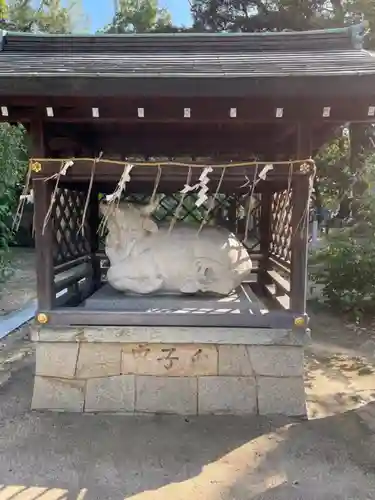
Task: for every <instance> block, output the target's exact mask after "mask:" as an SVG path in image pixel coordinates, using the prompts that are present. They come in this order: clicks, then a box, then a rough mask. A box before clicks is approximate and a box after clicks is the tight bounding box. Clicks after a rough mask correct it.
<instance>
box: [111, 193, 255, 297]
mask: <svg viewBox="0 0 375 500" xmlns="http://www.w3.org/2000/svg"><path fill="white" fill-rule="evenodd" d="M155 208H156V207H155V205H147V206H143V207H139V206H136V205H134V204H130V203H125V202H121V203H119V204H118V205H117V204H115V205H113V204H112V205H106V204H103V203H102V204H101V211H102V213H103V215H105V217H106V220H107V229H108V234H107V237H106V242H105V251H106V254H107V256H108V259H109V261H110V268H109V270H108V274H107V278H108V282H109V283H110V285H111V286H112V287H113V288H115V289H116V290H119V291H121V292H133V293H139V294H151V293H157V292H168V293H177V294H183V293H187V294H195V293H197V292H211V293H212V292H213V293H217V294H221V295H227V294H229V293H230V292H231V291H232V290H233V289H235V288H237V287H238V286H239V285H240V284H241V282H242V281H244V280H245V279H246V278H248V276H249V275H250V273H251V269H252V264H251V259H250V257H249V254H248V252H247V250H246V249H245V247H244V246H243V245H242V243H241V242H240V241H239V240H238V239H237V238H236V237H235V236H234V235H233V234H232V233H230V232H229V231H228V230H226V229H224V228H219V227H208V226H206V227H204V228H203V229H202V231H201V232H200V233H199V235H198V233H197V228H196V227H195V226H194V225H190V224H187V223H184V222H178V223H177V224H176V225H175V227H174V229H173V231H168V224H163V223H160V224H159V225H158V224H156V222H155V221H154V220H153V219H152V218H151V214H152V212H153V210H154V209H155Z"/></svg>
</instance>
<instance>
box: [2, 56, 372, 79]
mask: <svg viewBox="0 0 375 500" xmlns="http://www.w3.org/2000/svg"><path fill="white" fill-rule="evenodd" d="M371 73H375V54H373V53H369V52H366V51H355V50H343V51H333V52H328V53H326V52H318V51H316V52H307V51H305V52H302V53H301V52H283V54H282V55H281V54H279V53H274V52H271V53H241V54H236V55H233V54H217V53H216V54H215V53H206V54H202V53H199V54H194V53H192V54H183V53H173V54H160V53H155V54H141V55H140V54H137V55H136V54H108V53H103V54H101V55H100V56H99V54H92V53H82V54H76V53H74V54H71V53H70V54H69V53H66V54H61V53H59V54H49V53H42V54H35V53H34V54H29V55H27V57H25V53H22V54H20V53H4V54H0V76H1V75H3V76H11V75H19V76H22V75H32V76H37V75H40V76H54V75H56V76H86V77H90V76H92V77H96V76H114V77H124V78H125V77H126V78H131V77H148V76H150V77H158V76H160V77H161V76H165V77H267V76H293V75H296V76H314V75H315V76H322V75H327V76H328V75H332V76H335V75H339V74H341V75H345V74H371Z"/></svg>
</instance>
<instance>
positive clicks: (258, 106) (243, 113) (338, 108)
mask: <svg viewBox="0 0 375 500" xmlns="http://www.w3.org/2000/svg"><path fill="white" fill-rule="evenodd" d="M1 102H2V105H3V106H7V108H8V116H7V117H4V116H2V117H0V119H1V120H3V121H9V120H11V121H26V122H27V121H31V120H36V119H38V120H44V121H47V122H53V123H56V122H57V123H59V122H60V123H113V122H115V123H124V124H125V123H140V122H141V123H145V122H148V123H192V124H193V123H203V124H205V123H215V124H218V123H227V124H229V123H231V124H236V123H237V124H238V123H257V124H258V123H278V124H293V123H296V122H310V123H317V124H319V123H339V124H342V123H345V122H348V121H350V122H370V123H371V122H373V121H374V116H373V115H372V114H371V113H372V108H373V107H375V95H374V97H373V98H365V99H362V98H358V97H357V98H353V99H350V100H348V99H338V98H332V97H331V98H330V99H323V98H321V99H311V98H310V99H308V98H305V99H301V98H294V99H293V98H290V97H289V98H285V97H284V98H280V99H276V98H268V99H265V98H260V99H256V100H255V99H254V98H251V97H249V98H238V97H233V98H214V97H206V98H199V97H190V98H178V97H174V98H173V97H163V96H159V97H154V98H150V97H144V98H111V97H107V98H105V99H103V98H97V99H95V98H91V99H90V98H87V97H86V98H81V99H80V100H77V99H74V98H72V97H71V98H67V97H65V98H64V97H61V98H59V99H56V98H53V97H51V98H49V99H48V98H46V97H40V98H39V99H38V98H33V99H27V98H22V96H20V97H16V96H9V97H3V98H2V99H1ZM139 108H142V109H143V110H144V116H143V117H142V118H140V117H139V116H138V109H139ZM187 108H188V109H190V110H191V112H190V117H189V118H186V117H184V109H187ZM233 108H235V109H236V116H231V112H230V110H231V109H233ZM51 109H52V110H53V113H52V115H51V114H50V113H49V112H48V111H47V110H49V111H50V110H51ZM93 109H95V110H97V113H95V116H94V113H93Z"/></svg>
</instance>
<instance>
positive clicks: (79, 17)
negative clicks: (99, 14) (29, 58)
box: [7, 0, 85, 33]
mask: <svg viewBox="0 0 375 500" xmlns="http://www.w3.org/2000/svg"><path fill="white" fill-rule="evenodd" d="M7 22H8V23H9V29H12V30H15V31H32V30H38V31H42V32H45V33H71V32H73V31H76V30H77V29H78V28H79V27H80V25H84V23H85V18H84V16H83V14H82V12H81V2H80V0H70V1H69V2H63V1H62V0H40V2H39V3H35V2H34V1H33V0H9V2H8V17H7Z"/></svg>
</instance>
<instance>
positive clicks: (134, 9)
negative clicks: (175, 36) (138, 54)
mask: <svg viewBox="0 0 375 500" xmlns="http://www.w3.org/2000/svg"><path fill="white" fill-rule="evenodd" d="M104 31H105V32H107V33H146V32H155V31H158V32H168V31H176V29H175V28H173V26H172V20H171V16H170V14H169V12H168V11H167V10H166V9H161V8H159V6H158V1H157V0H120V3H119V10H118V12H116V14H115V16H114V18H113V20H112V22H111V24H110V25H109V26H107V27H106V28H105V29H104Z"/></svg>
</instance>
